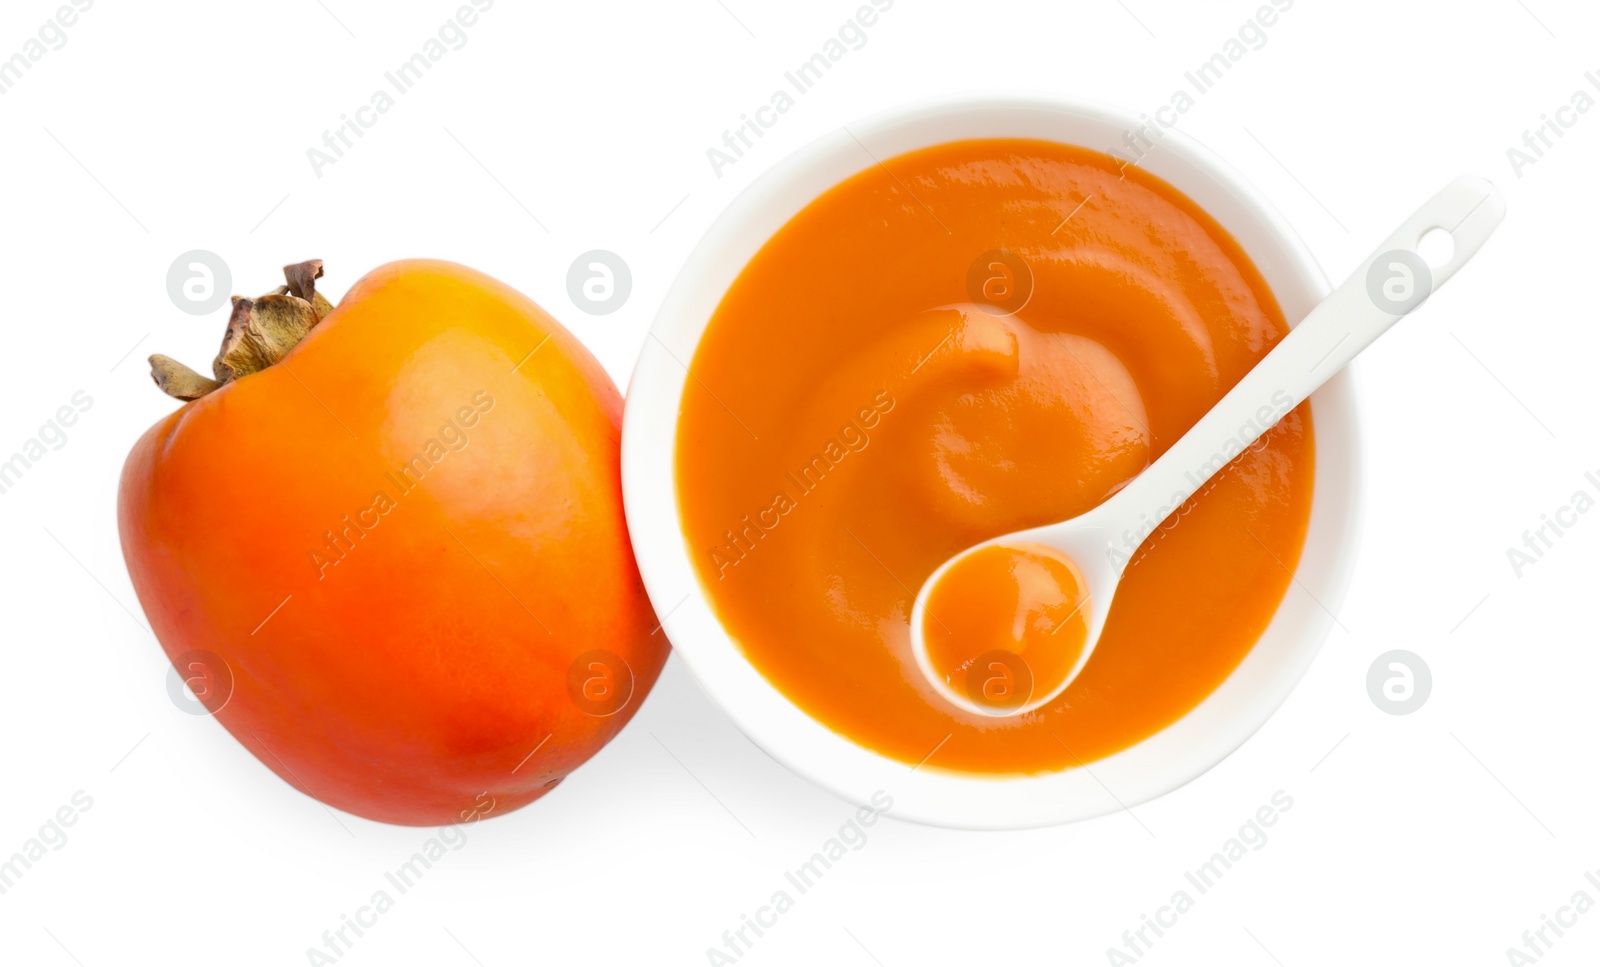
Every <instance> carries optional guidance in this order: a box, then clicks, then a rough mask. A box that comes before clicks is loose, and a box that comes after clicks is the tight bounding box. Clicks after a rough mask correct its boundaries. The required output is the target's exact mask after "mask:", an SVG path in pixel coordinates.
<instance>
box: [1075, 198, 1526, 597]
mask: <svg viewBox="0 0 1600 967" xmlns="http://www.w3.org/2000/svg"><path fill="white" fill-rule="evenodd" d="M1504 216H1505V202H1504V200H1503V199H1502V198H1501V197H1500V193H1499V191H1497V190H1496V189H1495V187H1494V185H1492V184H1490V183H1489V182H1487V181H1485V180H1483V179H1482V178H1472V177H1467V178H1460V179H1457V180H1456V181H1454V182H1452V183H1451V184H1449V185H1448V186H1446V187H1445V188H1444V190H1442V191H1440V192H1439V193H1438V194H1437V195H1434V196H1433V198H1432V199H1430V200H1429V201H1428V202H1427V204H1425V205H1423V206H1422V207H1421V208H1419V209H1417V211H1416V213H1415V214H1413V215H1412V216H1411V217H1410V218H1408V219H1406V221H1405V222H1404V223H1403V224H1402V225H1401V226H1400V227H1399V228H1398V229H1397V230H1396V231H1395V233H1394V234H1393V235H1391V236H1389V238H1388V240H1387V241H1385V242H1384V243H1383V244H1382V245H1380V246H1378V248H1377V250H1376V251H1375V252H1374V253H1373V254H1372V255H1371V256H1369V257H1368V258H1367V259H1366V260H1365V261H1364V262H1362V263H1361V265H1360V267H1359V268H1357V269H1356V271H1355V272H1354V273H1353V274H1351V276H1350V277H1349V278H1348V279H1346V280H1345V282H1344V284H1343V285H1341V286H1339V288H1338V289H1337V290H1335V291H1334V292H1333V294H1332V295H1330V296H1328V297H1327V298H1326V299H1324V300H1323V301H1322V302H1321V303H1320V304H1318V306H1317V307H1316V308H1315V309H1313V310H1312V311H1311V314H1310V315H1308V316H1306V317H1305V319H1303V320H1302V321H1301V322H1300V324H1299V325H1298V326H1295V327H1294V328H1293V329H1291V330H1290V331H1289V334H1288V335H1287V336H1285V337H1284V338H1283V339H1282V340H1281V341H1280V342H1279V343H1278V345H1277V346H1275V347H1273V350H1272V352H1270V353H1268V354H1267V355H1266V357H1265V358H1264V359H1262V360H1261V362H1259V363H1257V364H1256V366H1255V368H1253V369H1251V370H1250V372H1248V373H1246V374H1245V376H1244V378H1243V379H1241V380H1240V381H1239V382H1238V383H1237V384H1236V385H1235V386H1234V387H1233V389H1231V390H1229V391H1228V393H1227V395H1226V396H1224V397H1223V398H1222V399H1221V401H1219V402H1218V403H1217V405H1216V406H1214V407H1212V408H1211V410H1210V411H1209V412H1208V413H1206V415H1205V416H1203V417H1201V418H1200V421H1199V422H1198V423H1196V424H1195V425H1194V426H1193V427H1192V428H1190V430H1189V432H1187V433H1185V434H1184V435H1183V436H1182V437H1181V438H1180V439H1179V440H1178V442H1177V443H1174V444H1173V445H1172V447H1171V448H1170V449H1168V450H1167V451H1166V452H1165V453H1163V454H1162V455H1161V457H1160V458H1159V459H1157V460H1156V461H1155V463H1153V464H1151V465H1150V466H1149V467H1148V468H1146V469H1145V471H1144V472H1143V473H1141V474H1140V475H1139V476H1137V477H1135V478H1134V479H1133V481H1132V482H1131V483H1129V484H1128V486H1126V487H1124V488H1123V489H1122V490H1121V491H1119V492H1118V493H1117V494H1115V495H1114V496H1113V497H1112V498H1111V499H1110V500H1108V501H1107V502H1106V503H1105V504H1104V505H1102V507H1101V510H1102V511H1105V512H1106V513H1105V515H1104V518H1103V519H1104V521H1105V524H1104V531H1103V533H1106V534H1107V546H1106V553H1107V555H1108V557H1109V558H1110V559H1111V561H1112V563H1113V564H1115V565H1116V566H1118V567H1119V568H1120V567H1121V566H1123V565H1125V564H1126V563H1127V561H1128V559H1129V558H1131V557H1132V555H1133V553H1134V551H1136V550H1137V549H1138V547H1139V545H1140V544H1141V543H1142V542H1143V541H1144V539H1145V538H1146V537H1148V536H1149V535H1150V532H1151V531H1153V530H1154V529H1155V528H1156V526H1157V525H1159V524H1160V523H1161V521H1162V520H1164V519H1165V518H1166V517H1167V515H1168V514H1170V513H1171V512H1172V511H1174V510H1176V509H1177V508H1178V506H1179V505H1181V504H1182V503H1183V502H1184V501H1186V500H1188V499H1189V498H1190V497H1191V496H1193V495H1194V493H1195V491H1197V490H1199V489H1200V487H1201V486H1203V485H1204V484H1205V482H1206V481H1207V480H1209V479H1210V478H1211V477H1212V476H1213V475H1215V474H1216V473H1217V472H1218V471H1220V470H1221V469H1222V467H1223V466H1225V465H1226V464H1227V463H1228V462H1229V461H1231V460H1232V459H1233V458H1234V457H1235V456H1237V455H1238V454H1239V453H1241V452H1243V451H1244V450H1245V448H1247V447H1248V446H1250V444H1252V443H1254V442H1255V441H1256V440H1257V439H1258V438H1259V437H1260V436H1261V435H1262V434H1263V433H1265V432H1266V431H1267V430H1268V429H1269V428H1270V427H1272V426H1273V425H1274V424H1275V423H1277V422H1278V420H1279V419H1281V418H1282V417H1283V416H1284V415H1285V414H1287V413H1288V412H1289V411H1290V410H1292V409H1294V408H1295V407H1296V406H1298V405H1299V404H1300V403H1301V401H1303V400H1304V399H1305V398H1306V397H1308V396H1310V395H1311V394H1312V392H1314V391H1315V390H1316V389H1317V388H1318V387H1320V386H1321V385H1322V384H1323V383H1325V382H1327V381H1328V379H1329V378H1330V377H1332V376H1333V374H1334V373H1337V372H1338V371H1339V370H1341V369H1343V368H1344V367H1345V365H1346V364H1347V363H1349V362H1350V360H1351V359H1353V358H1355V356H1356V355H1357V354H1358V353H1360V352H1361V351H1362V350H1363V349H1366V348H1367V347H1368V346H1369V345H1371V344H1372V342H1373V340H1375V339H1377V338H1378V337H1379V336H1381V335H1383V333H1384V332H1386V331H1387V330H1388V329H1389V327H1390V326H1392V325H1394V324H1395V323H1396V322H1398V321H1399V320H1400V319H1401V318H1402V317H1404V316H1405V315H1406V314H1407V313H1409V312H1411V311H1412V310H1413V309H1415V308H1417V306H1419V305H1421V304H1422V302H1423V301H1424V300H1425V299H1427V298H1428V296H1429V295H1431V294H1432V293H1433V292H1434V291H1435V290H1436V289H1438V288H1439V286H1441V285H1443V284H1444V283H1445V281H1446V280H1448V279H1449V278H1450V277H1451V276H1452V275H1454V274H1455V273H1456V270H1457V269H1459V268H1461V266H1462V265H1464V264H1466V262H1467V260H1468V259H1470V258H1471V257H1472V256H1473V255H1474V254H1475V253H1476V252H1477V251H1478V249H1480V248H1481V247H1482V246H1483V243H1484V242H1485V241H1487V240H1488V238H1489V236H1490V235H1491V234H1492V233H1493V232H1494V229H1495V227H1496V226H1497V225H1499V224H1500V220H1501V218H1503V217H1504ZM1433 229H1443V230H1444V231H1446V232H1448V233H1449V235H1450V236H1451V238H1452V239H1453V241H1454V243H1455V250H1454V252H1453V253H1452V254H1451V256H1450V258H1449V260H1448V261H1446V262H1445V263H1444V264H1442V265H1438V266H1429V265H1428V263H1427V261H1426V260H1425V259H1424V258H1423V257H1422V255H1421V254H1420V253H1419V252H1418V251H1417V246H1418V242H1419V241H1420V240H1421V239H1422V237H1423V236H1424V235H1425V234H1428V233H1429V232H1430V231H1431V230H1433Z"/></svg>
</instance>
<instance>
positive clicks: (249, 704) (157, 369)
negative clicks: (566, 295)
mask: <svg viewBox="0 0 1600 967" xmlns="http://www.w3.org/2000/svg"><path fill="white" fill-rule="evenodd" d="M285 275H286V276H287V278H288V285H286V286H284V287H282V288H280V289H279V290H277V291H276V292H273V293H270V294H268V295H265V296H262V297H261V298H259V299H254V300H251V299H240V298H235V300H234V309H233V315H232V318H231V319H230V321H229V324H228V330H227V335H226V336H225V338H224V340H223V347H222V353H221V354H220V355H219V356H218V357H217V360H216V362H215V364H214V366H213V376H212V377H205V376H202V375H200V374H198V373H196V372H194V371H192V370H189V369H188V368H186V367H184V366H182V365H181V364H179V363H176V362H174V361H172V360H170V359H168V358H166V357H163V356H155V357H152V358H151V365H152V370H153V375H154V377H155V379H156V382H157V383H158V385H160V386H161V387H162V388H163V389H164V390H166V391H167V392H168V393H169V394H170V395H173V396H176V397H178V398H180V399H185V400H187V402H185V403H184V405H183V406H182V407H180V408H179V409H178V410H177V411H176V412H174V413H172V414H171V415H170V416H168V417H167V418H165V419H163V420H161V421H160V422H159V423H157V424H156V425H155V426H154V427H152V428H151V429H150V430H149V431H148V432H147V433H145V434H144V436H143V437H142V438H141V439H140V440H139V441H138V443H137V444H135V446H134V448H133V451H132V453H131V454H130V455H129V457H128V461H127V464H126V466H125V468H124V470H123V475H122V482H121V488H120V493H119V497H118V523H119V528H120V531H121V539H122V549H123V554H124V557H125V558H126V561H127V566H128V571H129V573H130V575H131V577H132V580H133V586H134V588H135V590H136V591H137V593H138V596H139V601H140V603H141V604H142V605H143V607H144V611H145V614H146V615H148V616H149V619H150V625H151V628H152V630H153V631H154V632H155V636H156V638H157V639H158V640H159V641H160V642H161V645H162V647H163V648H164V649H165V651H166V652H167V655H168V656H169V658H171V659H172V661H173V662H174V664H175V665H176V666H178V667H179V670H180V673H181V674H182V675H183V676H184V677H185V678H192V680H194V681H202V680H205V681H212V682H222V683H231V687H229V688H226V689H221V688H204V687H197V688H196V689H195V692H194V694H195V695H196V697H198V698H199V699H200V700H201V701H202V702H203V703H204V704H205V706H206V708H207V710H209V711H210V712H212V713H213V714H214V715H215V717H216V719H217V721H218V722H220V723H221V724H222V725H223V726H224V727H226V728H227V729H228V731H229V732H231V733H232V734H233V736H234V737H235V738H237V739H238V740H239V741H240V742H241V743H242V744H243V745H244V746H245V748H247V749H249V750H250V752H251V753H253V754H254V755H255V756H256V757H257V758H258V759H260V760H261V762H262V763H264V764H265V765H266V766H267V768H269V769H271V770H272V771H273V772H275V773H277V774H278V775H279V776H280V777H282V778H283V779H284V780H285V781H286V782H288V783H289V784H290V785H292V786H294V787H295V788H297V789H299V790H301V791H302V792H305V793H307V794H308V795H311V796H313V797H315V798H316V799H319V800H321V801H322V802H324V803H326V804H328V805H331V806H335V807H337V808H339V809H342V810H345V811H347V812H350V813H354V814H356V815H359V816H364V817H367V818H370V819H374V820H379V821H383V822H389V823H398V824H405V825H442V824H448V823H454V822H459V821H461V820H463V819H464V818H466V817H467V816H468V815H471V816H473V817H475V818H476V817H480V816H483V815H487V814H500V813H504V812H508V811H510V810H512V809H516V808H518V807H520V806H523V805H526V804H527V803H529V802H532V801H533V800H535V799H538V798H539V797H540V796H542V795H544V794H545V793H546V792H548V791H549V790H550V789H551V788H552V787H553V786H555V785H556V784H557V783H559V782H560V781H561V780H562V779H563V778H564V777H565V776H566V775H567V774H568V773H570V772H571V771H572V770H573V769H574V768H576V767H577V766H578V765H580V764H581V763H583V762H584V761H585V760H587V759H589V758H590V757H591V756H593V755H594V754H595V753H596V752H597V751H599V750H600V748H601V747H602V746H604V745H605V744H606V743H607V742H608V741H610V739H611V738H612V737H613V736H615V735H616V734H617V732H618V731H619V730H620V729H621V728H622V727H623V726H624V725H625V724H626V723H627V721H628V720H629V719H630V718H631V717H632V716H633V714H634V712H635V711H636V710H637V708H638V706H639V703H640V701H641V700H642V699H643V698H644V696H645V694H646V693H647V692H648V691H649V689H650V687H651V686H652V685H653V684H654V682H655V680H656V677H657V676H658V674H659V673H660V670H661V666H662V663H663V662H664V661H665V660H666V654H667V648H668V645H667V642H666V636H665V635H664V634H662V633H660V631H659V629H658V628H657V625H656V620H655V617H654V614H653V612H652V610H651V607H650V603H649V600H648V598H647V597H646V595H645V591H644V587H643V584H642V583H641V581H640V579H639V574H638V570H637V568H636V566H635V564H634V560H633V556H632V551H631V548H630V546H629V543H628V534H627V529H626V524H625V522H624V519H623V509H622V492H621V480H620V463H619V443H620V437H621V419H622V398H621V396H620V395H619V393H618V392H617V389H616V387H615V385H614V384H613V383H612V382H611V380H610V379H609V377H608V376H607V375H606V373H605V371H604V370H603V369H602V368H601V367H600V365H599V363H598V362H597V361H596V360H595V359H594V357H593V356H592V355H590V353H589V352H588V351H587V350H586V349H585V348H584V347H583V346H582V345H581V344H580V343H579V342H578V341H577V339H575V338H574V337H573V336H572V335H571V334H570V333H568V332H567V331H566V330H565V329H563V328H562V327H561V325H560V324H558V323H557V322H556V321H555V320H554V319H552V318H551V317H550V316H549V315H548V314H546V313H545V312H544V311H543V310H542V309H540V308H539V307H538V306H537V305H535V304H534V303H533V302H532V301H530V300H529V299H527V298H526V297H525V296H522V295H521V294H519V293H517V292H516V291H514V290H512V289H511V288H509V287H508V286H506V285H504V284H502V283H500V282H497V281H495V280H494V279H491V278H489V277H487V276H485V275H482V274H480V273H478V272H475V271H473V270H471V269H467V268H464V267H462V266H459V265H453V264H450V263H446V262H436V261H407V262H396V263H393V264H390V265H386V266H383V267H381V268H379V269H377V270H375V271H373V272H372V273H371V274H369V275H367V276H366V277H365V278H363V279H362V280H360V281H359V282H357V283H356V284H355V286H354V287H353V288H352V289H350V291H349V292H348V294H347V295H346V296H345V298H344V299H343V300H342V301H341V303H340V305H339V306H338V307H337V308H335V307H333V306H332V305H331V304H329V303H328V301H327V300H326V299H325V298H323V296H322V295H321V294H320V293H318V292H317V291H316V282H315V280H316V279H317V278H318V277H319V276H320V275H321V263H320V262H307V263H302V264H299V265H295V266H290V267H288V268H287V269H286V270H285ZM208 666H220V667H208Z"/></svg>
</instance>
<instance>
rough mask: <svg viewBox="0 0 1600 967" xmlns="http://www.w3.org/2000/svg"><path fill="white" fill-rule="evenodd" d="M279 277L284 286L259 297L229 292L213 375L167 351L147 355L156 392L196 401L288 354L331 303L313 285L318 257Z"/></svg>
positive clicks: (291, 267) (319, 274) (288, 268)
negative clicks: (228, 311)
mask: <svg viewBox="0 0 1600 967" xmlns="http://www.w3.org/2000/svg"><path fill="white" fill-rule="evenodd" d="M283 277H284V280H285V281H286V282H287V283H288V284H287V285H283V286H279V287H278V288H277V289H276V290H275V291H273V292H269V293H267V294H266V295H264V296H262V297H260V298H259V299H246V298H244V297H243V296H234V297H233V314H232V315H231V316H229V317H228V328H227V330H226V331H225V332H224V333H223V336H222V349H221V350H220V351H219V352H218V353H217V358H216V359H215V360H213V361H212V363H211V372H212V375H213V376H215V377H216V378H215V379H208V378H207V377H205V376H202V375H200V374H199V373H197V372H195V371H194V370H192V369H190V368H189V367H187V366H185V365H183V364H182V363H180V362H178V361H177V360H174V359H171V358H169V357H167V356H162V355H155V356H151V357H150V376H151V378H153V379H154V380H155V382H156V385H157V386H159V387H160V388H161V391H162V392H163V393H166V394H167V395H168V396H171V397H174V398H175V399H180V400H195V399H199V398H200V397H202V396H205V395H206V394H207V393H212V392H215V391H216V390H218V389H220V388H221V387H222V386H224V385H226V384H227V383H231V382H233V381H234V380H236V379H239V378H241V377H244V376H249V375H250V374H251V373H258V372H260V371H261V370H263V369H266V368H267V367H268V366H271V365H273V364H274V363H276V362H278V361H279V360H280V359H282V358H283V357H284V356H285V355H287V354H288V352H289V350H291V349H293V348H294V347H295V345H296V344H297V343H299V342H300V340H302V339H304V338H305V336H306V333H308V332H310V331H311V330H312V329H313V328H314V327H315V326H316V325H317V324H318V323H320V322H321V321H322V320H323V319H324V318H326V317H327V315H328V313H330V312H332V311H333V304H332V303H331V302H329V301H328V300H327V297H325V296H324V295H323V294H322V293H320V292H318V291H317V288H316V280H317V279H319V278H321V277H322V260H321V259H312V260H310V261H307V262H298V263H296V264H294V265H286V266H284V269H283Z"/></svg>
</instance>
